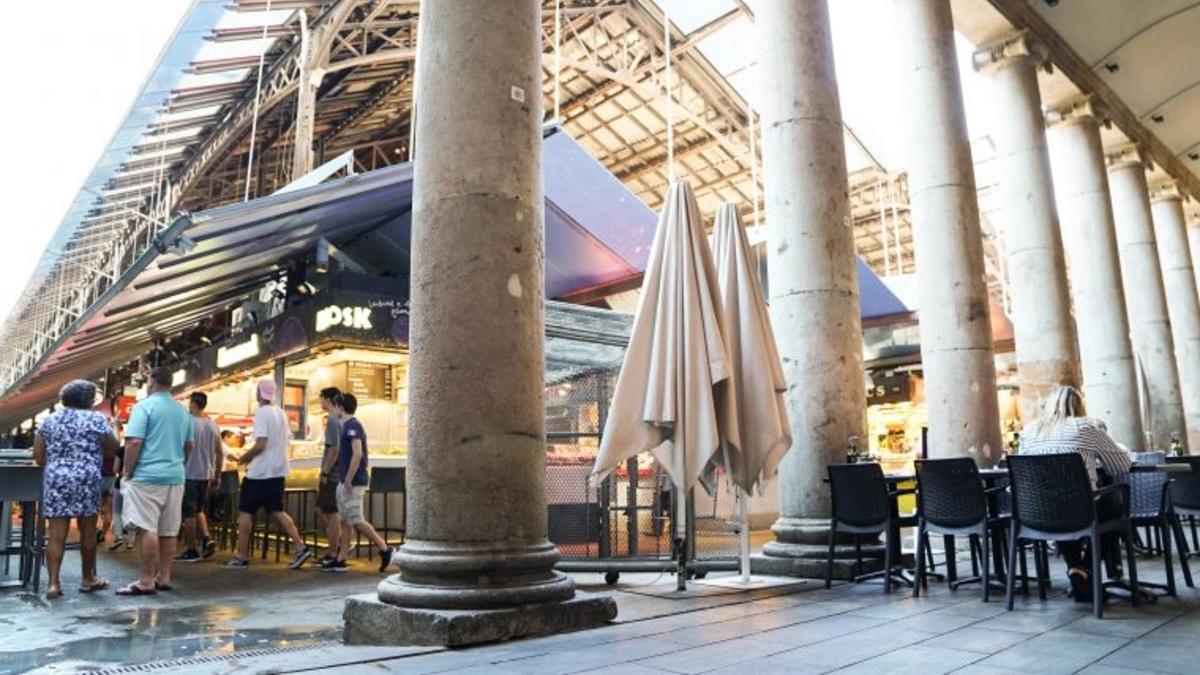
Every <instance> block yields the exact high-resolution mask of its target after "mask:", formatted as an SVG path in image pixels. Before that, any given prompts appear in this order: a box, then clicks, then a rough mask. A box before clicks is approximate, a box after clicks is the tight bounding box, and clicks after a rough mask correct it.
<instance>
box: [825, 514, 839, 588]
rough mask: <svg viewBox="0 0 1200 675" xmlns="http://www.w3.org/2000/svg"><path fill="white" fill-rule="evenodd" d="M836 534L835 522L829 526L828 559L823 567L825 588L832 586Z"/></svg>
mask: <svg viewBox="0 0 1200 675" xmlns="http://www.w3.org/2000/svg"><path fill="white" fill-rule="evenodd" d="M836 533H837V521H834V522H832V523H830V524H829V558H828V560H827V561H826V565H825V588H829V587H831V586H833V541H834V535H835V534H836Z"/></svg>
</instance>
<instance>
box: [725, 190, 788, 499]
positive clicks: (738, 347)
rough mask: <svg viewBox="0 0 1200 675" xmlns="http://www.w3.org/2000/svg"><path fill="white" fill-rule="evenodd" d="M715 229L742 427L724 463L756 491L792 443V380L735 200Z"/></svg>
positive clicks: (748, 489) (739, 484)
mask: <svg viewBox="0 0 1200 675" xmlns="http://www.w3.org/2000/svg"><path fill="white" fill-rule="evenodd" d="M714 229H715V230H716V233H715V239H714V242H713V258H714V260H715V262H716V267H717V279H718V284H719V286H720V289H721V303H720V307H721V311H722V313H723V317H722V323H723V325H724V326H725V338H726V343H727V344H728V345H729V356H730V370H731V373H730V374H731V379H732V382H733V384H734V387H733V388H732V390H733V391H735V392H736V396H735V397H734V401H733V403H734V406H735V409H736V411H737V413H736V414H737V420H738V429H739V430H740V432H741V443H740V444H733V443H731V444H729V445H727V446H725V447H724V448H723V452H722V453H721V456H720V463H721V464H722V465H724V467H725V471H726V473H727V475H728V476H729V478H730V480H731V481H732V482H733V484H734V485H736V486H737V487H739V488H741V489H742V491H743V492H744V493H746V494H752V493H753V491H754V487H755V485H757V484H758V483H759V482H760V481H761V480H763V479H764V478H770V477H771V476H773V475H775V472H776V471H777V469H778V467H779V460H780V459H782V458H783V455H784V453H785V452H787V451H788V448H790V447H791V446H792V428H791V424H790V423H789V422H788V416H787V409H786V408H785V407H784V403H783V392H784V391H785V390H786V389H787V381H786V380H785V379H784V376H783V366H782V364H781V363H780V361H779V351H778V349H777V348H776V346H775V334H774V333H773V332H772V331H771V320H770V317H769V315H768V314H767V303H766V299H765V298H764V297H763V291H762V285H761V284H760V283H759V279H758V266H757V264H756V263H755V261H754V257H753V253H752V251H751V249H750V242H749V240H748V239H747V238H746V230H745V229H744V228H743V227H742V222H741V218H740V217H739V216H738V212H737V206H736V205H735V204H734V203H733V202H725V203H724V204H722V205H721V206H720V208H718V209H717V218H716V227H715V228H714Z"/></svg>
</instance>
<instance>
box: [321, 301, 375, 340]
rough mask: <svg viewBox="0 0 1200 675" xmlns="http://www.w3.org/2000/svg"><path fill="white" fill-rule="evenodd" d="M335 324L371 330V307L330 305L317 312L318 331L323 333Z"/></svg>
mask: <svg viewBox="0 0 1200 675" xmlns="http://www.w3.org/2000/svg"><path fill="white" fill-rule="evenodd" d="M335 326H341V327H343V328H352V329H355V330H372V329H373V328H374V327H373V326H372V325H371V308H369V307H338V306H337V305H330V306H328V307H326V308H324V309H322V310H320V311H318V312H317V332H318V333H324V332H325V331H327V330H329V329H330V328H333V327H335Z"/></svg>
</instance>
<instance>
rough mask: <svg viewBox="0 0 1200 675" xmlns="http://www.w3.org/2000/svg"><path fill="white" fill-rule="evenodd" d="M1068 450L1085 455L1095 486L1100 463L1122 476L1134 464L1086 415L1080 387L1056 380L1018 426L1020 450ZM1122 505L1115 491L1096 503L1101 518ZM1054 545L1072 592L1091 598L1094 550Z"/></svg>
mask: <svg viewBox="0 0 1200 675" xmlns="http://www.w3.org/2000/svg"><path fill="white" fill-rule="evenodd" d="M1067 452H1076V453H1079V454H1080V455H1083V463H1084V465H1085V466H1086V467H1087V471H1088V476H1089V477H1090V478H1091V480H1092V489H1095V488H1096V487H1097V477H1096V470H1097V467H1098V466H1099V467H1100V468H1102V469H1103V470H1104V472H1105V474H1107V475H1108V477H1109V478H1111V479H1112V480H1114V481H1121V480H1124V478H1125V476H1127V475H1128V474H1129V468H1130V467H1131V466H1132V465H1133V461H1132V460H1131V459H1130V457H1129V453H1128V452H1126V451H1125V450H1123V449H1122V448H1121V446H1119V445H1117V443H1116V441H1114V440H1113V439H1112V437H1111V436H1109V435H1108V431H1107V430H1106V429H1105V426H1104V423H1103V422H1101V421H1100V420H1097V419H1093V418H1091V417H1088V416H1087V412H1086V411H1085V410H1084V407H1083V397H1082V396H1080V394H1079V391H1078V390H1076V389H1075V388H1074V387H1068V386H1064V385H1059V386H1056V387H1055V388H1054V390H1053V391H1051V392H1050V394H1049V395H1048V396H1046V398H1045V399H1043V401H1042V406H1041V410H1040V411H1039V414H1038V416H1037V418H1036V419H1034V420H1033V421H1032V422H1030V423H1029V424H1028V425H1026V426H1025V429H1024V430H1023V431H1022V432H1021V454H1023V455H1050V454H1058V453H1067ZM1122 508H1123V505H1122V504H1121V501H1120V498H1119V497H1117V495H1115V494H1109V495H1106V497H1105V498H1104V499H1102V500H1101V501H1100V503H1099V504H1098V509H1099V516H1100V519H1101V520H1105V519H1108V518H1115V517H1117V516H1119V515H1121V509H1122ZM1058 550H1059V552H1060V553H1062V557H1063V560H1064V561H1065V562H1066V563H1067V578H1068V579H1069V580H1070V582H1071V595H1072V596H1073V597H1074V598H1075V599H1076V600H1077V601H1079V602H1091V600H1092V591H1091V589H1092V586H1091V582H1090V577H1091V569H1092V552H1091V551H1089V550H1087V547H1085V546H1084V544H1083V542H1081V541H1060V542H1058Z"/></svg>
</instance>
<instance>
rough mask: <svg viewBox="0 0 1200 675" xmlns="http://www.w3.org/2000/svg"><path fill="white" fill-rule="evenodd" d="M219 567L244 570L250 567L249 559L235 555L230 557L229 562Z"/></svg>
mask: <svg viewBox="0 0 1200 675" xmlns="http://www.w3.org/2000/svg"><path fill="white" fill-rule="evenodd" d="M221 567H224V568H225V569H227V570H244V569H248V568H249V567H250V561H249V560H244V559H242V558H238V557H236V556H235V557H233V558H230V559H229V562H227V563H225V564H224V565H221Z"/></svg>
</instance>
